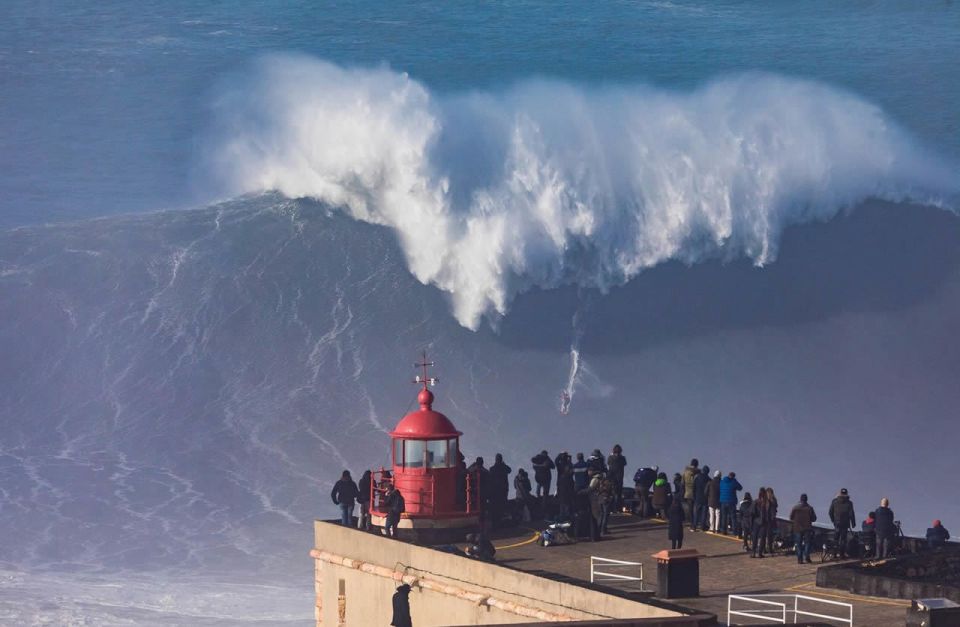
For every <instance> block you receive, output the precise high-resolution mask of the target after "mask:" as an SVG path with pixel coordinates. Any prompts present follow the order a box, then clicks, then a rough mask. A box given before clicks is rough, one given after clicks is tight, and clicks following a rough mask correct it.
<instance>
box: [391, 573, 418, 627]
mask: <svg viewBox="0 0 960 627" xmlns="http://www.w3.org/2000/svg"><path fill="white" fill-rule="evenodd" d="M390 625H391V627H413V620H412V619H411V618H410V586H408V585H407V584H402V585H399V586H397V591H396V592H394V593H393V620H391V621H390Z"/></svg>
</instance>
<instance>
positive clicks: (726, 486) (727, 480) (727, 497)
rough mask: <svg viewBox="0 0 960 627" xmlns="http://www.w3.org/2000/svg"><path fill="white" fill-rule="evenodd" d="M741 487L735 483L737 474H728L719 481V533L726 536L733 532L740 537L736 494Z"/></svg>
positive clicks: (737, 482) (738, 483)
mask: <svg viewBox="0 0 960 627" xmlns="http://www.w3.org/2000/svg"><path fill="white" fill-rule="evenodd" d="M742 489H743V486H742V485H740V482H739V481H737V473H735V472H731V473H728V474H727V476H726V477H724V478H723V479H721V480H720V531H721V532H723V535H727V533H728V532H729V531H733V533H734V534H735V535H738V536H739V535H740V524H739V523H738V521H737V492H738V491H740V490H742Z"/></svg>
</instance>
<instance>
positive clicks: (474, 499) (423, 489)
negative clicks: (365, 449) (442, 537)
mask: <svg viewBox="0 0 960 627" xmlns="http://www.w3.org/2000/svg"><path fill="white" fill-rule="evenodd" d="M394 479H395V477H394V476H393V475H392V473H391V472H390V471H389V470H386V469H384V468H381V469H380V470H374V471H372V472H371V481H370V511H373V512H377V513H378V514H386V513H387V504H386V501H387V487H388V486H390V485H393V483H394ZM465 479H466V483H465V485H464V488H465V491H466V499H465V500H464V501H463V502H461V503H459V504H458V505H455V506H453V507H452V508H449V509H447V508H443V507H437V504H438V503H437V478H436V477H434V476H432V475H427V476H422V477H421V478H420V480H419V483H420V484H421V485H420V487H419V488H418V489H415V490H405V489H403V488H401V490H400V491H401V493H402V494H403V498H404V501H406V505H407V512H417V513H421V514H427V515H437V516H443V515H446V514H457V513H463V512H466V513H468V514H476V513H478V512H479V511H480V509H481V508H480V499H479V489H480V480H479V477H477V476H476V475H474V474H473V473H467V474H466V477H465Z"/></svg>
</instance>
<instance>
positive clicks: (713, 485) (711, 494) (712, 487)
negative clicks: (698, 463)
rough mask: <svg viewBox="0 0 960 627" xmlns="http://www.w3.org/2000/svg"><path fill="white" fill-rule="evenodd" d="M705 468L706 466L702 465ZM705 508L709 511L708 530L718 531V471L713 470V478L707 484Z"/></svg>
mask: <svg viewBox="0 0 960 627" xmlns="http://www.w3.org/2000/svg"><path fill="white" fill-rule="evenodd" d="M704 468H706V466H704ZM707 509H708V510H709V512H710V531H712V532H713V533H717V532H718V531H720V471H719V470H715V471H714V472H713V479H711V480H710V483H708V484H707Z"/></svg>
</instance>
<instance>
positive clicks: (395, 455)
mask: <svg viewBox="0 0 960 627" xmlns="http://www.w3.org/2000/svg"><path fill="white" fill-rule="evenodd" d="M433 365H434V364H433V362H428V361H427V359H426V354H424V355H423V361H422V362H420V363H417V364H415V366H416V367H417V368H419V369H422V370H423V374H422V375H417V376H416V378H414V380H413V382H414V383H416V384H418V385H422V386H423V387H422V389H421V390H420V392H419V394H417V403H418V404H419V406H420V407H419V409H417V410H414V411H412V412H410V413H409V414H407V415H406V416H404V417H403V418H402V419H401V420H400V422H399V423H397V426H396V427H395V428H394V430H393V431H391V432H390V438H391V443H392V446H391V461H392V470H391V472H389V473H388V472H386V471H385V470H384V469H381V470H380V471H379V472H376V473H374V481H373V484H374V485H373V486H372V490H373V494H372V495H371V497H372V498H371V504H372V507H371V518H372V521H371V522H372V523H373V524H374V525H375V526H377V527H380V528H382V527H383V526H384V525H385V523H386V514H387V511H386V506H385V503H384V495H385V493H386V487H387V485H388V484H390V483H392V484H393V486H394V487H396V489H398V490H399V491H400V494H402V495H403V498H404V501H405V505H406V507H405V511H404V513H403V514H402V515H401V519H400V524H399V525H398V532H399V535H400V536H401V537H404V538H406V539H410V540H414V541H418V542H425V543H431V542H449V541H454V540H459V539H462V538H463V536H464V535H465V534H466V533H468V532H469V531H470V530H472V529H474V528H476V527H478V526H479V512H478V511H477V509H478V508H477V506H476V504H475V503H474V498H471V494H476V493H477V491H478V488H479V486H471V485H470V483H471V479H473V477H468V476H466V473H465V468H464V465H463V464H462V463H461V460H462V456H461V455H460V436H461V435H463V434H462V433H461V432H460V431H458V430H457V428H456V427H454V426H453V423H452V422H451V421H450V419H449V418H447V417H446V416H445V415H443V414H442V413H440V412H438V411H435V410H434V409H433V401H434V395H433V392H431V391H430V389H429V388H430V387H431V386H435V385H436V384H437V382H438V380H437V379H436V378H435V377H430V376H429V375H428V372H427V368H428V367H431V366H433Z"/></svg>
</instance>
